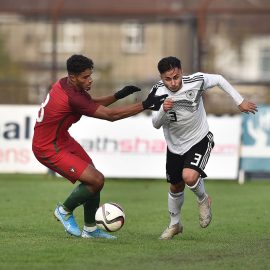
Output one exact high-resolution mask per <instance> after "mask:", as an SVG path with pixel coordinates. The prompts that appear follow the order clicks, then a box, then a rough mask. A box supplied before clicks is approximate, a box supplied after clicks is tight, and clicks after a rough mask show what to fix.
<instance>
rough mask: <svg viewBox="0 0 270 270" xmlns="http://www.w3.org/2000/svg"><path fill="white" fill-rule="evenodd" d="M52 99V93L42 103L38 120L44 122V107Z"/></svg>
mask: <svg viewBox="0 0 270 270" xmlns="http://www.w3.org/2000/svg"><path fill="white" fill-rule="evenodd" d="M49 100H50V94H48V95H47V97H46V99H45V101H44V102H43V103H41V107H40V110H39V113H38V117H37V122H39V123H40V122H42V121H43V118H44V108H45V106H46V105H47V104H48V102H49Z"/></svg>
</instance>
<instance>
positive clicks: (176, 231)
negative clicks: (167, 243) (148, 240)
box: [159, 223, 183, 240]
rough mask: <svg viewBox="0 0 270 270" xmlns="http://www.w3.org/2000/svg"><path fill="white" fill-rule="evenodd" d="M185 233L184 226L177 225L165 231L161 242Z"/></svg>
mask: <svg viewBox="0 0 270 270" xmlns="http://www.w3.org/2000/svg"><path fill="white" fill-rule="evenodd" d="M182 232H183V225H182V224H181V223H177V224H174V225H172V226H171V227H167V228H166V229H165V231H164V232H163V233H162V234H161V236H160V237H159V239H160V240H170V239H172V238H173V237H174V236H175V235H177V234H179V233H182Z"/></svg>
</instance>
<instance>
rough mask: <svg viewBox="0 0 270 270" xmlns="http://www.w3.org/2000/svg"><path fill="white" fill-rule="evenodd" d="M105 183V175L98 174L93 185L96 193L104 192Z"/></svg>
mask: <svg viewBox="0 0 270 270" xmlns="http://www.w3.org/2000/svg"><path fill="white" fill-rule="evenodd" d="M104 181H105V179H104V175H103V174H102V173H99V174H97V176H96V177H95V181H94V183H93V189H94V191H95V192H98V191H100V190H102V188H103V186H104Z"/></svg>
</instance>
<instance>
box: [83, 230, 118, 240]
mask: <svg viewBox="0 0 270 270" xmlns="http://www.w3.org/2000/svg"><path fill="white" fill-rule="evenodd" d="M82 238H104V239H117V237H116V236H113V235H110V234H108V233H106V232H104V231H102V230H101V229H99V228H97V229H96V230H94V231H93V232H87V231H86V230H83V231H82Z"/></svg>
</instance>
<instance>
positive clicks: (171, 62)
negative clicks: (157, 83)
mask: <svg viewBox="0 0 270 270" xmlns="http://www.w3.org/2000/svg"><path fill="white" fill-rule="evenodd" d="M157 68H158V71H159V73H160V74H162V73H164V72H166V71H169V70H171V69H174V68H179V69H181V68H182V67H181V61H180V60H179V59H178V58H176V57H174V56H168V57H164V58H162V59H161V60H160V61H159V62H158V66H157Z"/></svg>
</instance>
